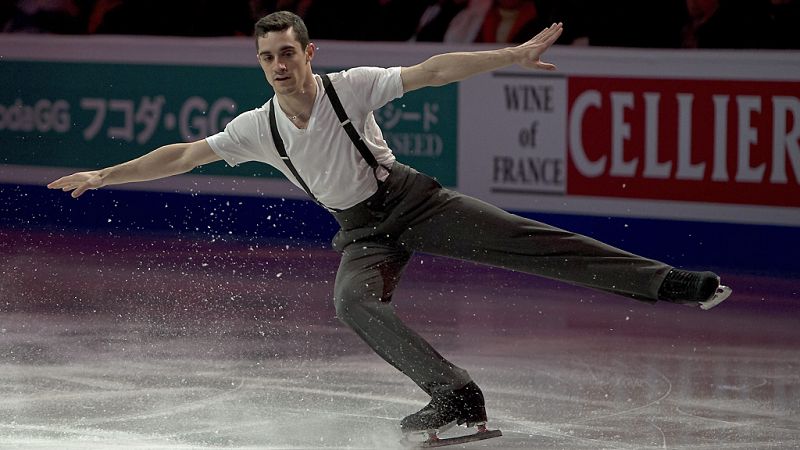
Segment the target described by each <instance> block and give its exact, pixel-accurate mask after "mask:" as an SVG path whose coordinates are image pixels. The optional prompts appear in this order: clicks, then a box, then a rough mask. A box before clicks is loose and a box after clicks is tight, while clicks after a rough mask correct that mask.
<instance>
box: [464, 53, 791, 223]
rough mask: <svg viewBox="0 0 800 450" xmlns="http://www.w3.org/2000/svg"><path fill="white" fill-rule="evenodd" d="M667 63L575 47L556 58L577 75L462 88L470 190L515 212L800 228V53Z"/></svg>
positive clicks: (506, 74)
mask: <svg viewBox="0 0 800 450" xmlns="http://www.w3.org/2000/svg"><path fill="white" fill-rule="evenodd" d="M554 50H555V51H557V50H558V49H554ZM658 56H660V58H657V59H653V58H651V54H650V53H647V52H644V51H632V50H628V51H626V50H613V51H612V50H602V49H598V50H597V51H595V52H594V53H593V52H590V51H588V50H587V51H586V52H577V51H574V50H573V51H570V52H566V54H565V55H563V56H561V55H556V56H554V55H550V59H552V60H554V61H560V62H561V64H560V65H561V66H562V67H563V66H566V69H565V70H564V69H562V70H560V71H558V72H552V73H551V72H536V71H526V70H522V69H519V68H516V69H514V68H512V69H510V70H504V71H496V72H493V73H488V74H483V75H481V76H477V77H474V78H471V79H468V80H465V81H463V82H461V83H460V89H461V93H460V96H459V98H460V99H461V106H460V112H461V115H460V117H459V120H460V124H459V136H460V139H461V144H460V146H459V173H460V179H461V180H463V182H462V183H461V185H460V188H461V189H462V190H463V191H464V192H466V193H469V194H471V195H474V196H476V197H479V198H483V199H485V200H487V201H489V202H491V203H494V204H497V205H499V206H501V207H504V208H508V209H512V210H516V211H532V212H546V213H567V214H580V215H583V214H589V215H600V216H614V217H647V218H668V219H686V220H702V221H713V222H730V223H752V224H771V225H789V226H800V208H798V207H800V55H798V54H797V53H788V54H781V55H777V54H774V55H773V54H768V55H760V56H756V55H753V54H748V53H741V52H739V53H733V52H728V53H720V54H715V53H710V54H704V55H698V54H692V53H679V52H666V53H663V54H658ZM608 61H614V64H607V62H608ZM787 65H793V66H794V67H796V69H797V70H795V71H787V70H779V69H784V66H787ZM620 72H624V73H625V74H624V75H621V74H620Z"/></svg>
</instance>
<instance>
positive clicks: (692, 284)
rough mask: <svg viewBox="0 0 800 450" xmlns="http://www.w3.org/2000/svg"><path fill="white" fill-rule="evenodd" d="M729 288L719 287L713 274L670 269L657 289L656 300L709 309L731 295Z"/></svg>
mask: <svg viewBox="0 0 800 450" xmlns="http://www.w3.org/2000/svg"><path fill="white" fill-rule="evenodd" d="M731 292H732V291H731V288H729V287H727V286H722V285H720V282H719V276H718V275H717V274H715V273H714V272H692V271H689V270H681V269H672V270H670V271H669V273H668V274H667V277H666V278H665V279H664V282H663V283H661V287H659V288H658V299H659V300H666V301H668V302H672V303H680V304H685V305H691V306H700V308H702V309H711V308H713V307H715V306H717V305H718V304H720V303H722V301H723V300H725V299H726V298H728V296H730V295H731Z"/></svg>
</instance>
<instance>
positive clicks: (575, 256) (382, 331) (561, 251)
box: [333, 163, 671, 394]
mask: <svg viewBox="0 0 800 450" xmlns="http://www.w3.org/2000/svg"><path fill="white" fill-rule="evenodd" d="M334 216H335V217H336V220H337V221H338V222H339V224H340V226H341V230H340V231H339V232H338V233H337V234H336V236H335V237H334V239H333V247H334V248H335V249H336V250H337V251H339V252H340V253H341V254H342V259H341V263H340V265H339V270H338V272H337V274H336V283H335V287H334V303H335V307H336V314H337V316H338V318H339V319H340V320H341V321H342V322H344V323H345V324H346V325H348V326H349V327H350V328H352V329H353V330H354V331H355V332H356V333H357V334H358V335H359V336H361V338H362V339H364V341H365V342H366V343H367V344H368V345H369V346H370V347H371V348H372V349H373V350H374V351H375V352H376V353H378V355H380V356H381V357H382V358H383V359H385V360H386V361H387V362H388V363H389V364H391V365H393V366H394V367H396V368H397V369H399V370H400V371H401V372H403V373H404V374H406V375H407V376H408V377H410V378H411V379H412V380H413V381H414V382H415V383H416V384H417V385H418V386H419V387H420V388H422V389H423V390H424V391H425V392H427V393H428V394H433V393H435V392H437V391H443V390H448V389H457V388H460V387H462V386H464V385H465V384H467V383H469V382H470V381H471V379H470V377H469V375H468V374H467V372H466V371H465V370H463V369H461V368H459V367H456V366H455V365H453V364H452V363H451V362H449V361H447V360H446V359H445V358H443V357H442V356H441V355H440V354H439V353H438V352H437V351H436V350H434V349H433V347H431V346H430V344H428V343H427V342H426V341H425V339H423V338H422V337H421V336H419V335H418V334H417V333H415V332H414V331H412V330H411V329H409V328H408V327H407V326H405V325H404V324H403V323H402V322H401V321H400V319H399V318H398V317H397V315H396V314H395V312H394V309H393V307H392V305H391V304H390V303H389V302H390V300H391V299H392V294H393V292H394V290H395V288H396V287H397V284H398V282H399V281H400V276H401V274H402V272H403V269H404V268H405V266H406V264H407V263H408V261H409V259H410V258H411V255H412V254H413V252H415V251H421V252H425V253H429V254H433V255H442V256H449V257H454V258H459V259H464V260H468V261H474V262H478V263H483V264H488V265H491V266H497V267H503V268H507V269H511V270H515V271H519V272H526V273H530V274H535V275H539V276H543V277H547V278H552V279H556V280H562V281H565V282H569V283H572V284H576V285H580V286H586V287H589V288H594V289H599V290H603V291H607V292H613V293H616V294H621V295H625V296H628V297H632V298H635V299H638V300H643V301H655V299H656V298H657V292H658V288H659V286H660V285H661V282H662V281H663V280H664V277H665V276H666V274H667V272H668V271H669V270H670V269H671V267H670V266H668V265H666V264H663V263H661V262H658V261H654V260H651V259H646V258H642V257H640V256H636V255H634V254H631V253H628V252H625V251H622V250H619V249H617V248H614V247H612V246H609V245H606V244H603V243H601V242H599V241H597V240H594V239H591V238H588V237H585V236H581V235H579V234H575V233H570V232H568V231H564V230H560V229H558V228H555V227H552V226H549V225H547V224H544V223H540V222H536V221H534V220H529V219H525V218H522V217H519V216H516V215H513V214H510V213H508V212H506V211H503V210H501V209H499V208H497V207H494V206H492V205H490V204H488V203H485V202H482V201H480V200H477V199H474V198H472V197H469V196H466V195H463V194H460V193H458V192H454V191H451V190H448V189H444V188H442V186H441V185H439V184H438V182H436V181H435V180H433V179H432V178H430V177H428V176H426V175H424V174H421V173H419V172H417V171H416V170H414V169H412V168H410V167H408V166H405V165H403V164H400V163H395V164H394V166H393V167H392V172H391V174H390V175H389V178H387V179H386V181H385V182H384V183H383V185H382V186H381V187H380V188H379V190H378V192H376V194H375V195H373V196H372V197H370V198H369V199H367V200H366V201H364V202H362V203H359V204H358V205H356V206H354V207H352V208H349V209H347V210H345V211H341V212H336V213H334Z"/></svg>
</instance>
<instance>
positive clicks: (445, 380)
mask: <svg viewBox="0 0 800 450" xmlns="http://www.w3.org/2000/svg"><path fill="white" fill-rule="evenodd" d="M410 256H411V254H410V253H409V252H407V251H405V250H402V249H400V248H398V247H393V246H391V245H388V244H383V243H376V242H363V241H362V242H359V243H357V244H352V245H348V246H346V247H345V248H344V249H343V251H342V260H341V263H340V266H339V271H338V272H337V274H336V285H335V288H334V302H335V306H336V314H337V316H338V317H339V319H340V320H341V321H342V322H344V323H345V324H347V325H348V326H349V327H351V328H352V329H353V330H354V331H355V332H356V333H357V334H358V335H359V336H361V338H362V339H364V341H365V342H366V343H367V344H368V345H369V346H370V347H371V348H372V349H373V350H374V351H375V352H376V353H378V355H380V356H381V357H382V358H383V359H385V360H386V361H387V362H389V363H390V364H391V365H393V366H395V367H396V368H397V369H399V370H400V371H401V372H403V373H404V374H406V375H407V376H408V377H410V378H411V379H412V380H413V381H414V382H415V383H417V385H419V386H420V388H422V389H423V390H424V391H425V392H427V393H428V394H430V395H434V394H435V393H436V392H439V391H448V390H453V389H457V388H460V387H462V386H464V385H466V384H467V383H469V382H470V377H469V375H468V374H467V372H466V371H465V370H463V369H461V368H458V367H456V366H455V365H453V364H452V363H450V362H449V361H447V360H446V359H444V358H443V357H442V356H441V355H440V354H439V353H438V352H437V351H436V350H434V349H433V347H431V346H430V344H428V342H426V341H425V339H423V338H422V337H421V336H419V335H418V334H417V333H415V332H414V331H412V330H411V329H409V328H408V327H407V326H406V325H405V324H403V322H402V321H401V320H400V319H399V318H398V317H397V315H396V314H395V311H394V308H393V306H392V305H391V303H390V300H391V298H392V294H393V293H394V289H395V287H396V286H397V283H398V281H399V278H400V275H401V273H402V271H403V268H404V267H405V265H406V263H407V262H408V259H409V258H410Z"/></svg>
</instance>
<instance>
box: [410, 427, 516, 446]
mask: <svg viewBox="0 0 800 450" xmlns="http://www.w3.org/2000/svg"><path fill="white" fill-rule="evenodd" d="M502 435H503V432H502V431H500V430H487V429H485V428H484V429H483V431H478V432H477V433H474V434H468V435H466V436H458V437H451V438H440V437H436V436H432V437H431V438H430V439H428V440H427V441H425V442H423V443H422V444H421V445H420V446H419V447H418V448H436V447H445V446H448V445H459V444H466V443H467V442H475V441H483V440H485V439H491V438H496V437H500V436H502Z"/></svg>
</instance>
